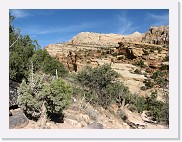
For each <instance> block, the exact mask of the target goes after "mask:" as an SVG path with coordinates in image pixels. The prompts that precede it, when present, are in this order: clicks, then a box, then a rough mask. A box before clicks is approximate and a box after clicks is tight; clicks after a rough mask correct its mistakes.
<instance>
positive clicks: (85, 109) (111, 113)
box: [10, 26, 169, 129]
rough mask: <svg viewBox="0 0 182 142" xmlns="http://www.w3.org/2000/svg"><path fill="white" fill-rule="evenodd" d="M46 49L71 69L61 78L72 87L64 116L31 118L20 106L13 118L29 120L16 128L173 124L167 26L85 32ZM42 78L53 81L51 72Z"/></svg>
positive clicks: (155, 127)
mask: <svg viewBox="0 0 182 142" xmlns="http://www.w3.org/2000/svg"><path fill="white" fill-rule="evenodd" d="M44 49H45V50H46V51H48V53H49V54H48V53H47V54H48V55H50V56H52V57H54V59H56V61H57V60H58V61H60V62H61V63H63V64H64V66H65V67H66V68H67V70H68V71H69V75H68V76H66V77H62V79H63V82H65V84H66V83H67V84H69V85H70V86H71V88H73V94H72V97H71V104H70V105H69V107H68V108H65V110H64V111H63V114H64V116H61V118H60V119H58V117H57V116H53V117H50V118H49V120H41V119H42V118H43V117H41V119H40V120H39V121H35V120H33V119H29V120H28V119H27V118H26V117H25V116H24V114H23V113H19V112H21V109H20V110H18V109H16V110H11V113H12V116H11V117H10V118H11V119H12V120H15V119H14V117H16V115H17V114H19V115H20V116H19V117H21V118H22V119H25V118H26V119H25V120H24V121H25V123H24V124H23V125H22V126H18V127H14V125H13V123H12V128H25V129H30V128H33V129H41V128H43V129H57V128H62V129H65V128H67V129H78V128H84V129H167V128H169V126H168V122H169V120H168V119H169V118H168V111H169V110H168V97H169V96H168V94H169V27H168V26H160V27H151V28H150V29H149V30H148V32H146V33H139V32H134V33H133V34H130V35H119V34H102V33H93V32H81V33H79V34H78V35H76V36H74V37H73V38H72V39H71V40H70V41H68V42H65V43H59V44H50V45H48V46H46V47H44ZM45 50H44V51H45ZM37 57H38V56H37ZM49 59H50V58H49ZM45 61H47V62H49V60H45ZM58 61H57V62H58ZM58 63H59V62H58ZM44 64H45V62H44ZM107 65H108V66H107ZM32 68H33V67H32ZM48 68H51V66H48ZM54 69H55V68H54ZM56 71H57V70H56ZM32 76H33V75H32ZM44 77H47V78H46V79H45V80H49V79H48V78H49V77H48V75H44ZM89 77H90V78H89ZM53 78H55V76H51V79H50V80H54V79H53ZM57 78H58V76H57ZM32 80H33V79H32ZM41 80H44V79H43V77H42V79H41ZM79 81H80V82H79ZM99 83H101V86H100V84H99ZM102 83H103V84H104V85H105V86H104V85H103V84H102ZM29 85H31V84H29ZM39 85H40V84H39ZM102 85H103V86H104V87H103V86H102ZM34 87H35V90H36V93H37V89H36V86H34ZM55 88H56V89H59V87H55ZM49 89H50V88H49ZM39 90H40V89H39ZM39 90H38V91H39ZM30 91H32V90H30ZM33 91H34V90H33ZM44 91H45V92H44V93H46V92H47V88H46V90H44ZM64 91H65V90H64ZM40 94H41V93H40ZM49 95H50V94H49ZM89 95H90V96H89ZM99 95H100V96H99ZM117 95H118V96H119V98H118V97H117ZM63 96H64V95H63ZM94 97H96V100H94V99H95V98H94ZM97 97H98V98H99V99H98V98H97ZM112 99H115V100H112ZM108 100H109V101H108ZM55 102H56V103H57V101H55ZM58 103H61V102H58ZM41 111H42V110H41ZM22 114H23V115H22ZM41 115H42V112H41ZM12 122H14V121H12ZM42 123H44V125H42Z"/></svg>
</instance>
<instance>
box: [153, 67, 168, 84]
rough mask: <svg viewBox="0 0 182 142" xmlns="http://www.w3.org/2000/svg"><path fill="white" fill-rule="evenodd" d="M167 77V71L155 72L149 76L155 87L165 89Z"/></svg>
mask: <svg viewBox="0 0 182 142" xmlns="http://www.w3.org/2000/svg"><path fill="white" fill-rule="evenodd" d="M167 75H168V71H159V70H158V71H156V72H154V73H153V75H152V76H151V78H152V79H154V83H155V84H156V85H159V86H160V87H165V86H166V85H167V81H166V80H165V77H166V76H167Z"/></svg>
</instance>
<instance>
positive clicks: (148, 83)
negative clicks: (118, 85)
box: [143, 79, 154, 89]
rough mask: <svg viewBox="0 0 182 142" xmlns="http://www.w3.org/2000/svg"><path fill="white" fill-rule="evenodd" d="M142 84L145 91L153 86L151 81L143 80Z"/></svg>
mask: <svg viewBox="0 0 182 142" xmlns="http://www.w3.org/2000/svg"><path fill="white" fill-rule="evenodd" d="M143 83H144V84H145V86H146V87H147V89H150V88H152V87H153V86H154V83H153V82H152V81H151V79H145V80H144V82H143Z"/></svg>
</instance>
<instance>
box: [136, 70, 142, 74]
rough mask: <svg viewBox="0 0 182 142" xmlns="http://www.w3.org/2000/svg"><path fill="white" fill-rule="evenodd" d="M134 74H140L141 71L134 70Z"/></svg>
mask: <svg viewBox="0 0 182 142" xmlns="http://www.w3.org/2000/svg"><path fill="white" fill-rule="evenodd" d="M134 73H136V74H142V72H141V70H139V69H136V70H134Z"/></svg>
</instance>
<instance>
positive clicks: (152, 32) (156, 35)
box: [142, 26, 169, 45]
mask: <svg viewBox="0 0 182 142" xmlns="http://www.w3.org/2000/svg"><path fill="white" fill-rule="evenodd" d="M142 42H143V43H151V44H158V45H169V26H160V27H151V28H150V29H149V31H148V32H147V33H145V34H144V35H143V37H142Z"/></svg>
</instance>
